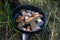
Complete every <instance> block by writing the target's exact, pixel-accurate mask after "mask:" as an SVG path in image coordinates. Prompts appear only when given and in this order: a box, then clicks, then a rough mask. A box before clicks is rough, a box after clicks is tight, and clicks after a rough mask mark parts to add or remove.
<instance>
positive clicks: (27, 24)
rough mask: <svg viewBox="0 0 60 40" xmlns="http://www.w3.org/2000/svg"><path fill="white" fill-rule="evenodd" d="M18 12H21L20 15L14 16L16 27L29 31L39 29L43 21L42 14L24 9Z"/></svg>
mask: <svg viewBox="0 0 60 40" xmlns="http://www.w3.org/2000/svg"><path fill="white" fill-rule="evenodd" d="M20 13H21V14H22V16H18V17H17V18H16V22H17V23H18V24H17V26H18V28H20V29H21V30H24V31H29V32H32V31H36V30H38V29H41V28H40V26H41V25H43V23H44V22H43V20H42V19H41V18H42V17H43V15H42V14H40V13H39V12H35V11H31V10H25V9H22V10H20Z"/></svg>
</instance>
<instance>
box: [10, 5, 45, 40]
mask: <svg viewBox="0 0 60 40" xmlns="http://www.w3.org/2000/svg"><path fill="white" fill-rule="evenodd" d="M22 9H26V10H31V11H35V12H39V13H40V14H42V15H43V17H42V18H41V19H42V20H43V22H44V23H43V24H42V25H41V26H40V28H41V29H40V30H42V29H43V27H44V25H45V22H46V16H45V13H44V12H43V11H42V9H41V8H38V7H35V6H33V5H20V6H18V7H16V8H15V9H14V10H13V11H12V14H11V20H12V24H13V25H14V27H15V28H16V29H17V30H19V31H20V32H22V40H28V36H29V35H31V33H36V32H40V31H39V30H36V31H31V32H29V31H24V30H21V29H20V28H18V27H17V25H16V22H15V18H17V17H18V16H19V15H21V14H18V13H20V10H22Z"/></svg>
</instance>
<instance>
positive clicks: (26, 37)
mask: <svg viewBox="0 0 60 40" xmlns="http://www.w3.org/2000/svg"><path fill="white" fill-rule="evenodd" d="M30 35H31V33H22V40H28V38H29V36H30Z"/></svg>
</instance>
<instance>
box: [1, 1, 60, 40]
mask: <svg viewBox="0 0 60 40" xmlns="http://www.w3.org/2000/svg"><path fill="white" fill-rule="evenodd" d="M19 3H20V4H29V5H34V6H37V7H40V8H41V9H42V10H43V11H44V12H45V14H46V19H47V20H46V24H45V28H44V30H42V31H41V32H40V33H38V34H36V33H35V34H34V35H33V36H32V37H31V38H30V39H29V40H60V36H59V35H60V31H59V30H60V29H59V28H60V27H59V26H60V11H59V10H60V9H59V7H58V6H59V2H58V1H53V0H45V1H43V0H31V1H30V2H29V1H28V0H27V1H23V0H20V1H19ZM11 12H12V11H11V8H10V3H8V0H6V1H5V4H3V3H2V1H0V40H21V32H20V31H18V30H16V29H15V28H14V27H13V25H12V22H11V19H10V15H11Z"/></svg>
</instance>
